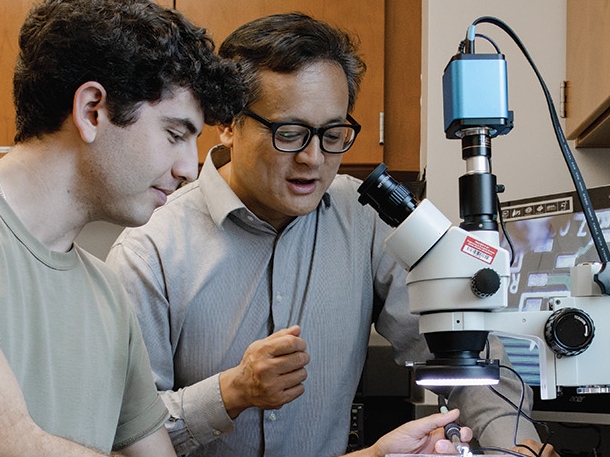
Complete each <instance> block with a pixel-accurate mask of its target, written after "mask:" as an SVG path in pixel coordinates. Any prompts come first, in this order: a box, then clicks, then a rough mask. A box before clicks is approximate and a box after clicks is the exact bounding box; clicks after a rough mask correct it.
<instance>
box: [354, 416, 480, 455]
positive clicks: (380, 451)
mask: <svg viewBox="0 0 610 457" xmlns="http://www.w3.org/2000/svg"><path fill="white" fill-rule="evenodd" d="M459 415H460V412H459V411H458V410H457V409H453V410H451V411H449V412H447V413H437V414H432V415H431V416H427V417H423V418H421V419H417V420H414V421H411V422H407V423H406V424H404V425H401V426H400V427H398V428H396V429H394V430H392V431H391V432H389V433H387V434H386V435H383V436H382V437H381V438H379V440H377V442H376V443H375V444H374V445H373V446H371V447H370V448H367V449H363V450H362V451H358V452H354V453H351V454H349V456H350V457H352V456H353V457H383V456H385V455H386V454H455V453H456V451H455V447H454V446H453V444H452V443H451V441H449V440H447V439H445V431H444V429H443V427H444V426H445V425H447V424H448V423H450V422H454V421H457V418H458V417H459ZM460 437H461V440H462V442H464V443H467V442H468V441H470V440H471V439H472V430H470V429H469V428H468V427H462V428H461V430H460Z"/></svg>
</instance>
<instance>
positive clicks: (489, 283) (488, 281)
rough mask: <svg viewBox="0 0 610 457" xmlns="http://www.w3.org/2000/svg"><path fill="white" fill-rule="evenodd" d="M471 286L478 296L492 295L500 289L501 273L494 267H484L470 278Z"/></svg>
mask: <svg viewBox="0 0 610 457" xmlns="http://www.w3.org/2000/svg"><path fill="white" fill-rule="evenodd" d="M470 288H471V289H472V292H473V293H474V294H475V295H476V296H477V297H480V298H486V297H491V296H492V295H493V294H495V293H496V292H497V291H498V290H500V275H499V274H498V273H497V272H496V270H493V269H492V268H483V269H481V270H479V271H477V272H476V273H475V274H474V275H473V276H472V278H471V279H470Z"/></svg>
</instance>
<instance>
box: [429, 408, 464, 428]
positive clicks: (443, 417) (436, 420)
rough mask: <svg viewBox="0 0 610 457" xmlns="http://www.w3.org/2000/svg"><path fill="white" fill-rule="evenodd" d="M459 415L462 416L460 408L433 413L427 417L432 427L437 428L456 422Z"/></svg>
mask: <svg viewBox="0 0 610 457" xmlns="http://www.w3.org/2000/svg"><path fill="white" fill-rule="evenodd" d="M458 417H460V410H459V409H452V410H450V411H447V412H446V413H436V414H431V415H430V416H428V417H427V420H428V421H429V425H430V426H431V427H432V429H435V428H437V427H444V426H445V425H447V424H448V423H450V422H455V421H456V420H457V419H458Z"/></svg>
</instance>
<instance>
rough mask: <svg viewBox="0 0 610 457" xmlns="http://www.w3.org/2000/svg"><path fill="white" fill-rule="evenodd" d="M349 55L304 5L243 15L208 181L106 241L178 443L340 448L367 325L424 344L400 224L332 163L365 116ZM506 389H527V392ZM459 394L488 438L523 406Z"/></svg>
mask: <svg viewBox="0 0 610 457" xmlns="http://www.w3.org/2000/svg"><path fill="white" fill-rule="evenodd" d="M356 51H357V49H356V47H355V46H354V44H353V43H352V41H350V38H349V37H348V36H347V35H345V34H343V33H342V32H340V31H337V30H335V29H333V28H331V27H329V26H328V25H326V24H324V23H320V22H318V21H316V20H313V19H312V18H310V17H307V16H304V15H300V14H286V15H274V16H270V17H266V18H262V19H259V20H256V21H253V22H251V23H249V24H246V25H244V26H242V27H240V28H239V29H237V30H236V31H235V32H234V33H233V34H232V35H231V36H229V38H227V40H226V41H225V42H224V43H223V45H222V46H221V47H220V51H219V53H220V55H221V56H223V57H226V58H230V59H233V60H235V61H236V62H237V63H238V64H239V66H240V68H241V69H242V71H243V74H244V76H245V78H246V80H247V84H248V94H247V108H245V109H244V110H243V111H242V112H241V113H240V114H239V115H238V116H237V117H236V118H235V119H234V121H233V122H232V123H231V124H230V125H224V126H221V127H220V138H221V142H222V145H221V146H217V147H216V148H214V149H212V150H211V151H210V153H209V154H208V157H207V159H206V161H205V163H204V165H203V169H202V172H201V175H200V177H199V179H198V180H197V181H196V182H195V183H192V184H189V185H187V186H185V187H183V188H182V189H180V190H179V191H178V192H176V194H175V195H174V196H172V197H171V198H170V199H169V201H168V203H167V204H166V205H165V206H164V207H163V208H160V209H159V210H158V211H156V213H155V214H154V215H153V217H152V219H151V222H150V223H149V224H148V225H147V226H145V227H143V228H138V229H128V230H127V231H126V232H124V233H123V234H122V235H121V236H120V237H119V239H118V240H117V242H116V244H115V245H114V247H113V249H112V250H111V252H110V254H109V257H108V262H109V263H110V265H111V266H113V267H114V268H115V269H117V270H118V271H119V273H120V276H121V277H122V278H123V280H124V282H125V284H126V286H127V289H128V291H129V292H130V294H131V295H132V297H133V298H134V299H135V300H134V301H135V302H136V306H137V313H138V315H139V318H140V322H141V325H142V331H143V333H144V338H145V341H146V344H147V347H148V350H149V353H150V358H151V363H152V367H153V371H154V373H155V380H156V383H157V387H158V389H159V391H160V392H161V395H162V397H163V398H164V400H165V403H166V405H167V407H168V409H169V410H170V414H171V416H172V417H171V418H170V420H169V421H168V422H167V427H168V430H169V432H170V436H171V437H172V440H173V443H174V446H175V448H176V450H177V452H178V454H179V455H185V454H187V453H190V454H189V455H192V456H202V455H206V456H234V455H239V456H242V457H248V456H261V455H268V456H278V457H285V456H306V457H313V456H315V457H323V456H331V455H338V454H341V453H343V452H344V451H345V449H346V444H347V439H348V431H349V426H350V408H351V402H352V399H353V397H354V394H355V392H356V388H357V385H358V381H359V378H360V374H361V371H362V368H363V364H364V361H365V357H366V352H367V343H368V339H369V333H370V328H371V323H375V325H376V328H377V330H378V331H379V332H380V333H381V334H382V335H384V336H385V337H386V338H388V340H389V341H391V342H392V344H393V346H394V348H395V349H396V354H397V357H398V358H399V360H421V359H423V358H424V357H425V356H426V355H425V354H426V353H427V352H426V351H427V350H426V347H425V342H424V341H423V340H422V339H421V338H420V336H419V334H418V324H417V319H416V318H415V317H414V316H411V315H410V314H409V312H408V306H407V298H406V291H405V272H404V270H403V268H402V267H400V266H398V265H396V264H395V263H394V262H393V260H392V259H391V258H389V257H388V256H387V255H386V254H384V252H383V249H382V244H383V241H384V240H385V238H386V236H387V235H388V234H389V232H390V230H391V229H390V227H389V226H387V225H386V224H384V223H383V222H382V221H381V220H380V219H379V218H378V216H377V214H376V213H375V211H374V210H373V209H371V208H370V207H363V206H362V205H360V204H359V203H358V198H357V195H358V194H357V192H356V189H357V188H358V186H359V184H360V183H359V181H358V180H356V179H354V178H352V177H349V176H342V175H339V176H337V171H338V169H339V164H340V163H341V158H342V155H343V153H345V152H346V151H347V150H348V149H349V148H350V146H351V145H352V144H353V142H354V140H355V139H356V136H357V134H358V132H359V130H360V126H359V125H358V124H357V123H356V121H354V119H352V118H351V116H350V115H349V113H350V112H351V111H352V109H353V107H354V103H355V99H356V94H357V92H358V87H359V83H360V80H361V78H362V75H363V73H364V69H365V66H364V63H363V62H362V61H361V60H360V58H359V57H358V56H357V54H356ZM500 390H502V391H503V392H504V394H506V395H507V396H509V397H510V398H512V399H513V401H517V400H518V398H519V397H518V395H519V394H520V391H521V388H520V385H518V384H517V382H516V381H515V380H507V381H505V382H504V384H503V386H501V387H500ZM449 400H450V404H452V406H453V405H455V404H456V403H459V406H460V409H461V411H462V416H461V420H462V421H463V422H464V423H466V424H468V425H469V426H470V427H472V428H473V429H474V432H475V435H478V438H479V440H480V441H481V442H482V443H483V444H491V443H493V444H495V445H499V446H504V447H512V445H513V431H514V425H515V417H514V414H513V413H512V409H511V408H510V407H509V406H506V405H504V404H502V403H501V402H500V401H499V400H498V399H497V398H495V397H494V396H493V394H491V393H490V392H489V391H488V390H487V389H477V390H475V389H472V390H469V391H465V390H464V389H455V390H454V391H452V392H451V395H450V397H449ZM526 404H527V406H526V408H525V409H526V410H528V409H529V403H528V402H527V401H526ZM483 412H484V414H483ZM518 431H519V435H518V440H519V441H521V440H523V439H524V438H537V434H536V432H535V430H534V429H533V427H532V426H531V424H529V423H523V421H522V423H521V424H520V427H519V430H518Z"/></svg>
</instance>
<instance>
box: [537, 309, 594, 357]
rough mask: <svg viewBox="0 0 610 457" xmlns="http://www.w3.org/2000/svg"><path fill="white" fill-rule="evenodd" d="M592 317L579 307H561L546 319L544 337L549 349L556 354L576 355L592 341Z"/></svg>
mask: <svg viewBox="0 0 610 457" xmlns="http://www.w3.org/2000/svg"><path fill="white" fill-rule="evenodd" d="M594 334H595V325H593V319H591V317H590V316H589V315H588V314H587V313H586V312H584V311H583V310H581V309H577V308H563V309H560V310H558V311H555V312H554V313H553V314H552V315H551V317H549V319H548V320H547V321H546V325H545V328H544V337H545V339H546V342H547V343H548V345H549V347H550V348H551V350H552V351H553V352H554V353H555V354H558V355H568V356H569V355H578V354H580V353H581V352H583V351H585V350H586V349H587V348H588V347H589V346H590V345H591V342H592V341H593V336H594Z"/></svg>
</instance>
